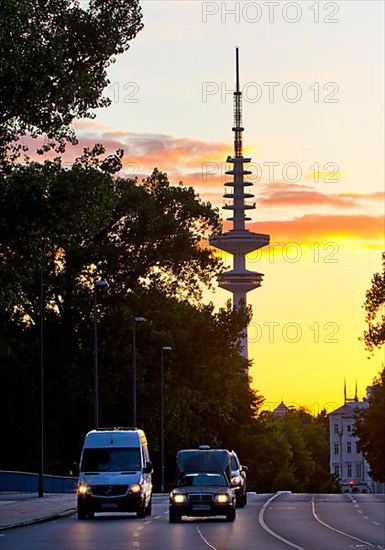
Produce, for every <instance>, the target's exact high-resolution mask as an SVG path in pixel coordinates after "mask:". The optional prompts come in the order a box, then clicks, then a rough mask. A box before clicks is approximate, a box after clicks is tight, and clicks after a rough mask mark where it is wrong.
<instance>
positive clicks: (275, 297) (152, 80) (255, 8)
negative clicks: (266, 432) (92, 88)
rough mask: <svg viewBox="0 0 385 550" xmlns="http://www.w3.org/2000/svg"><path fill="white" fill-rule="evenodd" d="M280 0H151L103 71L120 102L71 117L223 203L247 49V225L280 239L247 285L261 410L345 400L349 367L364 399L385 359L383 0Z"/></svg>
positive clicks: (259, 257)
mask: <svg viewBox="0 0 385 550" xmlns="http://www.w3.org/2000/svg"><path fill="white" fill-rule="evenodd" d="M273 4H274V3H273V2H251V1H250V2H248V1H243V2H230V1H228V2H201V1H198V0H193V1H162V2H159V1H158V0H153V1H150V0H145V1H143V2H142V10H143V15H144V25H145V28H144V29H143V31H141V32H140V33H139V35H138V36H137V38H136V39H135V40H134V41H133V42H132V44H131V48H130V50H129V51H128V52H126V53H125V54H124V55H123V56H121V57H119V58H118V59H117V61H116V63H115V64H114V65H112V66H111V68H110V70H109V78H110V81H111V84H110V86H109V89H108V90H106V95H107V96H108V97H110V98H111V100H112V101H113V103H112V105H111V106H110V107H109V108H108V109H104V110H99V111H98V112H97V118H96V119H95V120H94V121H79V122H77V123H76V129H77V133H78V135H79V137H80V138H81V140H80V145H81V146H84V145H91V144H93V143H95V142H102V143H104V144H105V145H106V146H107V148H108V150H109V151H112V150H114V149H116V148H117V147H122V148H124V149H125V157H124V163H125V166H124V170H123V174H126V175H147V174H149V173H150V172H151V171H152V169H153V168H154V167H158V168H159V169H160V170H162V171H166V172H167V173H168V175H169V179H170V181H171V182H172V183H175V184H177V183H178V182H179V181H180V180H181V181H183V182H184V184H186V185H192V186H193V187H194V188H195V189H196V191H197V192H198V193H199V195H200V197H201V198H202V200H205V201H210V202H212V203H213V204H214V205H216V206H222V205H223V199H222V193H223V183H224V175H223V174H224V170H226V167H225V164H224V163H225V159H226V157H227V155H228V154H231V153H232V139H233V136H232V132H231V128H232V124H233V121H232V92H233V88H234V50H235V46H239V48H240V66H241V67H240V68H241V89H243V95H244V99H243V123H244V127H245V132H244V134H243V135H244V153H246V154H247V155H250V156H251V157H252V165H251V169H252V170H253V176H252V179H251V181H253V183H254V186H253V192H254V194H255V196H256V205H257V208H256V210H255V211H253V212H252V217H253V221H252V222H250V224H249V226H248V228H249V229H252V230H255V231H258V232H260V233H268V234H270V236H271V243H272V246H271V247H270V249H267V248H266V250H264V251H263V253H260V254H257V253H255V254H252V255H251V256H250V258H249V266H248V267H249V269H253V270H256V271H260V272H262V273H264V274H265V277H264V282H263V284H262V287H261V288H259V289H257V290H255V291H253V292H252V293H250V294H248V302H249V304H251V305H252V307H253V321H252V325H251V327H250V329H249V355H250V358H251V359H252V360H253V366H252V369H251V371H250V374H251V376H252V377H253V387H255V388H257V389H258V390H259V391H260V393H261V394H262V395H263V396H264V397H265V400H266V401H265V406H266V408H273V407H274V406H276V405H278V403H279V402H280V400H281V399H283V400H284V402H285V403H286V404H287V405H289V404H292V405H305V406H307V407H308V408H309V409H310V410H311V411H312V412H314V413H317V412H319V411H320V410H321V409H322V408H324V407H326V408H327V409H328V410H331V409H332V408H334V407H337V406H339V405H340V404H341V401H342V399H343V384H344V378H346V380H347V386H348V393H350V394H353V393H354V385H355V380H356V379H357V381H358V388H359V396H360V397H362V396H363V395H364V393H365V387H366V386H367V385H368V384H370V383H371V381H372V379H373V377H374V376H375V375H376V374H377V373H378V371H379V370H380V368H381V366H382V361H383V357H382V355H381V353H379V352H377V353H375V354H374V356H373V358H371V359H370V360H369V359H368V355H369V354H368V352H366V351H365V349H364V345H363V343H362V342H360V341H359V340H358V338H359V336H360V335H362V333H363V330H364V329H365V321H364V320H365V311H364V310H363V309H362V304H363V302H364V299H365V291H366V290H367V289H368V288H369V286H370V280H371V277H372V275H373V273H374V272H376V271H380V269H381V251H382V249H383V248H384V223H383V215H384V178H383V176H384V174H383V168H384V157H383V151H384V128H383V120H384V93H383V92H384V89H383V81H384V80H383V77H384V74H383V66H384V58H383V51H384V50H383V46H384V26H383V18H384V13H383V11H384V4H383V2H380V1H378V2H372V1H366V0H365V1H341V2H314V1H312V2H306V1H301V2H297V3H295V2H280V3H279V5H278V6H275V5H273ZM273 8H274V10H273ZM72 154H73V153H68V155H70V156H71V155H72ZM68 160H69V158H68ZM273 169H274V170H273ZM224 214H226V212H225V211H224ZM225 260H227V264H228V265H230V258H225ZM230 296H231V295H230V294H229V293H228V292H226V291H224V290H220V289H219V290H217V291H216V292H215V293H214V294H209V293H207V294H205V299H206V300H213V301H214V303H215V304H216V305H217V306H220V305H222V304H224V303H225V301H226V300H227V299H228V298H229V297H230Z"/></svg>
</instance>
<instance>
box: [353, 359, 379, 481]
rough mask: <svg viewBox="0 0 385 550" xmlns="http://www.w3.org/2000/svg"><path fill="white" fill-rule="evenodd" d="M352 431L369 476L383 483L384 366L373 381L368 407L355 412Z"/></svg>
mask: <svg viewBox="0 0 385 550" xmlns="http://www.w3.org/2000/svg"><path fill="white" fill-rule="evenodd" d="M354 431H355V435H357V436H358V437H359V442H360V447H361V450H362V452H363V454H364V457H365V458H366V460H367V461H368V462H369V465H370V470H371V472H370V474H371V476H372V477H373V479H375V480H376V481H380V482H383V483H385V368H384V369H383V370H382V372H381V374H380V375H379V377H378V378H376V379H375V380H374V382H373V387H372V393H371V397H370V399H369V408H368V409H363V410H360V411H358V412H357V414H356V421H355V428H354Z"/></svg>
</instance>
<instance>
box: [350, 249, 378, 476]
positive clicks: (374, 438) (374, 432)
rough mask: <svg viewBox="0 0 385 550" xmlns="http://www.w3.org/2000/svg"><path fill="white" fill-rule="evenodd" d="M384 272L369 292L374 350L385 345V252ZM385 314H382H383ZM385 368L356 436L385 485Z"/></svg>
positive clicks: (359, 417)
mask: <svg viewBox="0 0 385 550" xmlns="http://www.w3.org/2000/svg"><path fill="white" fill-rule="evenodd" d="M382 266H383V271H382V273H375V274H374V275H373V278H372V286H371V288H370V289H369V290H368V291H367V293H366V300H365V304H364V307H365V309H366V311H367V316H366V321H367V323H368V330H367V331H365V333H364V338H363V340H364V342H365V345H366V349H368V350H369V351H373V350H374V348H376V347H378V348H379V347H381V346H383V345H384V343H385V315H384V312H383V311H384V306H385V253H383V254H382ZM381 311H382V314H381V315H380V312H381ZM384 426H385V368H383V369H382V372H381V373H380V375H379V376H378V377H377V378H376V379H375V380H374V381H373V387H372V391H371V395H370V398H369V408H368V409H363V410H360V411H358V412H357V414H356V421H355V427H354V430H355V434H356V435H357V436H358V437H359V444H360V447H361V449H362V452H363V454H364V456H365V458H366V460H367V461H368V462H369V464H370V467H371V476H372V477H373V478H374V479H375V480H377V481H381V482H385V437H384Z"/></svg>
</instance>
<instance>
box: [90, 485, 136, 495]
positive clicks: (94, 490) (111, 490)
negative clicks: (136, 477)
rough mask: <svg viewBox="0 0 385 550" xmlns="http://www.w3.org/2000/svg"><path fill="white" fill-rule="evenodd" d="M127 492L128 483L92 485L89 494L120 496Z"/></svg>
mask: <svg viewBox="0 0 385 550" xmlns="http://www.w3.org/2000/svg"><path fill="white" fill-rule="evenodd" d="M127 492H128V485H93V486H92V487H91V494H92V495H93V496H95V497H121V496H124V495H126V494H127Z"/></svg>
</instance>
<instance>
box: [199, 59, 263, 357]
mask: <svg viewBox="0 0 385 550" xmlns="http://www.w3.org/2000/svg"><path fill="white" fill-rule="evenodd" d="M233 108H234V127H233V132H234V154H233V156H228V157H227V163H228V164H229V165H230V168H231V169H230V170H227V171H226V175H228V176H231V180H230V181H227V182H226V183H225V187H227V188H231V189H230V190H229V191H226V193H225V195H224V198H225V200H226V201H227V203H226V204H225V206H223V208H224V209H225V210H230V211H231V216H230V217H229V218H227V220H228V221H230V222H231V223H232V228H231V229H230V230H229V231H227V232H226V233H222V234H213V235H211V236H210V238H209V243H210V245H211V246H214V247H216V248H219V249H220V250H223V251H225V252H226V253H228V254H231V255H232V256H233V269H231V270H230V271H226V272H225V273H221V274H220V275H219V276H218V284H219V286H220V287H221V288H224V289H225V290H228V291H229V292H231V293H232V294H233V305H234V307H237V306H240V305H246V293H247V292H250V291H251V290H254V289H255V288H258V287H260V286H261V283H262V278H263V273H258V272H257V271H250V270H248V269H247V268H246V254H250V253H251V252H253V251H255V250H258V249H259V248H262V247H263V246H266V245H268V244H269V242H270V236H269V235H265V234H263V233H254V232H252V231H250V230H249V229H247V228H246V225H245V223H246V222H247V221H249V220H251V218H250V217H248V216H247V214H246V212H249V211H250V210H253V209H255V203H254V202H251V200H250V199H252V198H253V197H254V195H253V194H252V193H250V187H251V186H252V183H251V182H250V181H247V179H245V176H247V175H249V174H251V171H250V170H248V169H247V167H248V166H247V165H248V164H250V162H251V158H246V157H244V156H243V152H242V132H243V130H244V128H243V126H242V92H241V91H240V86H239V59H238V48H236V85H235V92H234V107H233ZM241 350H242V355H243V356H244V357H245V358H246V359H247V358H248V350H247V331H246V330H245V331H244V333H243V335H242V337H241Z"/></svg>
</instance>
